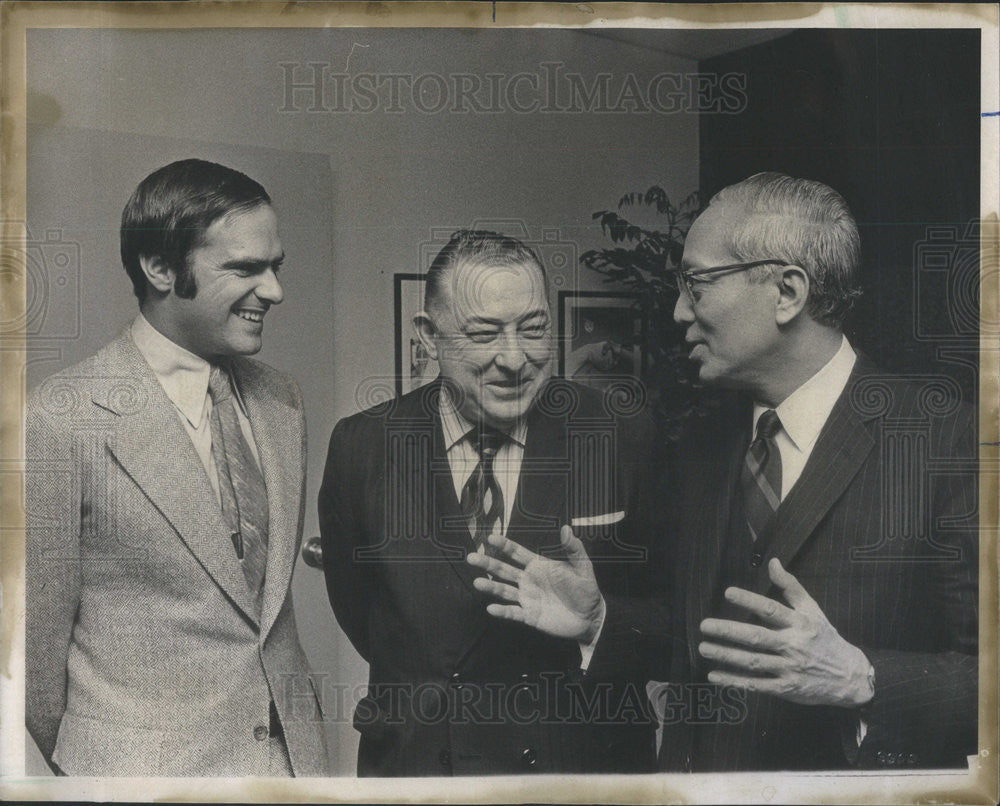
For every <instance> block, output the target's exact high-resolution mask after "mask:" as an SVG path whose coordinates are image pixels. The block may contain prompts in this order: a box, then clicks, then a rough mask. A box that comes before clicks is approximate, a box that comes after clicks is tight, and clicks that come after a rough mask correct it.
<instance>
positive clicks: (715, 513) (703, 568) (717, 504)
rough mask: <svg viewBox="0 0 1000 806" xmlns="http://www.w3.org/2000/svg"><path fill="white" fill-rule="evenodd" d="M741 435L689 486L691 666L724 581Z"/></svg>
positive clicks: (735, 432)
mask: <svg viewBox="0 0 1000 806" xmlns="http://www.w3.org/2000/svg"><path fill="white" fill-rule="evenodd" d="M739 434H740V431H739V429H734V430H733V433H732V437H731V439H730V440H729V445H730V449H729V450H728V451H722V452H721V453H720V454H718V456H720V458H719V459H718V460H716V461H714V462H713V461H710V462H707V463H705V464H704V465H703V468H704V471H703V472H702V473H699V474H692V475H693V477H692V480H691V481H692V483H691V485H690V486H688V487H687V489H688V490H690V491H692V495H697V500H692V501H690V502H685V507H687V508H688V512H689V515H690V517H689V518H688V519H687V520H686V522H687V525H688V526H690V527H691V528H692V529H693V530H694V535H693V539H692V541H691V565H690V567H691V568H692V569H693V574H692V575H691V579H690V580H688V584H689V588H688V596H687V601H688V605H687V607H686V608H685V610H686V613H687V633H688V651H689V653H690V662H691V666H692V668H698V667H699V665H700V664H701V663H702V659H701V656H700V655H699V654H698V649H697V648H698V643H699V642H700V640H701V630H700V628H699V625H700V624H701V622H702V620H703V619H706V618H708V617H709V616H711V615H712V603H713V602H714V600H715V595H716V591H717V590H718V587H719V583H720V581H721V580H720V562H721V559H722V549H723V545H724V544H725V542H726V539H727V536H728V534H729V519H730V513H731V511H732V501H733V496H734V495H736V494H737V482H738V476H739V466H740V461H741V457H742V456H743V454H744V453H746V444H745V443H744V441H742V440H741V439H740V438H739ZM718 444H720V445H725V444H726V441H725V440H720V442H719V443H718ZM701 455H703V456H706V457H710V456H711V455H712V453H711V451H707V452H705V453H704V454H701ZM720 491H721V492H720ZM696 516H697V517H696ZM692 521H693V522H692Z"/></svg>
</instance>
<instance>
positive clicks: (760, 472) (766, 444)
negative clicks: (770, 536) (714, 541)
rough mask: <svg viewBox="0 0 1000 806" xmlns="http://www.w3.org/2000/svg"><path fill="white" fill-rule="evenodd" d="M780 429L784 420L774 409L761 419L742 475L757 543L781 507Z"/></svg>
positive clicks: (744, 498)
mask: <svg viewBox="0 0 1000 806" xmlns="http://www.w3.org/2000/svg"><path fill="white" fill-rule="evenodd" d="M780 429H781V420H779V419H778V415H777V412H775V411H774V409H768V410H767V411H765V412H764V413H763V414H762V415H760V419H759V420H757V436H756V437H755V438H754V441H753V442H751V443H750V447H749V448H748V449H747V454H746V457H745V458H744V460H743V468H742V470H741V472H740V486H741V488H742V490H743V506H744V509H745V511H746V517H747V525H748V526H749V527H750V537H751V538H752V539H753V540H756V539H757V537H758V536H759V535H760V534H761V533H762V532H763V531H764V528H765V527H766V526H767V524H768V522H769V521H770V520H771V518H772V517H773V515H774V511H775V510H776V509H777V508H778V507H779V506H780V504H781V454H780V453H779V452H778V444H777V443H776V442H775V441H774V437H775V435H776V434H777V433H778V431H779V430H780Z"/></svg>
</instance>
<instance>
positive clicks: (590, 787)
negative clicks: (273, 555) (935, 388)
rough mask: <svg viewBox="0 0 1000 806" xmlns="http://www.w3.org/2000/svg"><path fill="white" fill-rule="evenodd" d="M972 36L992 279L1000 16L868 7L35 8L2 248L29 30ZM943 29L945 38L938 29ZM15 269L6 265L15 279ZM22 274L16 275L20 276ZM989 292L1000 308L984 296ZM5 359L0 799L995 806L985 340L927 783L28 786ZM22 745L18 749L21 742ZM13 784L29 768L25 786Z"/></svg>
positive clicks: (866, 778)
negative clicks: (975, 641) (960, 678)
mask: <svg viewBox="0 0 1000 806" xmlns="http://www.w3.org/2000/svg"><path fill="white" fill-rule="evenodd" d="M904 21H905V23H906V25H907V26H909V27H919V26H921V25H923V26H925V27H944V28H950V27H975V28H979V29H980V30H981V31H982V39H983V59H982V65H983V74H982V114H983V129H982V144H981V146H982V150H981V153H982V162H981V215H980V218H981V221H982V233H981V250H980V255H981V274H980V276H981V278H985V277H987V276H988V273H989V272H996V271H997V260H998V250H997V244H998V231H1000V227H998V204H997V200H998V194H997V182H998V176H1000V170H998V160H1000V157H998V155H1000V147H998V144H1000V136H998V124H1000V120H998V117H997V115H998V114H1000V103H998V92H1000V90H998V88H1000V77H998V67H997V63H996V55H997V52H998V39H997V30H998V29H997V9H996V8H995V7H994V6H993V5H988V6H987V5H978V4H955V5H946V4H932V5H928V6H925V7H914V6H906V7H898V6H896V7H893V6H892V5H879V4H858V5H854V6H850V5H834V4H815V5H810V6H799V5H796V4H767V3H764V4H720V5H707V6H700V7H699V6H681V5H656V4H634V5H633V4H600V3H598V4H590V5H584V4H577V5H570V4H567V5H562V4H558V5H557V4H542V3H526V4H516V3H513V4H512V3H494V4H486V3H482V4H479V3H454V4H444V3H375V4H369V3H345V4H342V5H341V4H338V6H336V7H331V6H325V5H323V4H320V3H244V2H236V3H231V4H218V3H201V2H191V3H88V2H82V3H71V2H65V3H63V2H51V3H50V2H37V3H36V2H24V3H17V2H14V3H4V4H3V5H2V6H0V58H2V67H3V71H2V79H0V81H2V85H0V86H2V91H0V98H2V105H3V111H4V115H3V120H2V148H3V154H2V157H3V161H2V164H3V169H4V170H3V171H2V176H0V238H3V239H5V240H6V239H9V238H18V237H23V234H24V233H23V226H24V225H23V222H24V221H25V187H26V126H25V106H26V98H25V92H26V85H25V79H26V76H25V69H26V68H25V63H26V62H25V53H26V47H25V38H26V32H27V30H28V29H30V28H34V27H42V28H46V27H82V28H119V27H129V28H149V29H168V28H170V29H176V28H186V27H190V28H212V27H227V28H244V27H246V28H292V27H295V28H303V27H326V26H332V25H333V26H339V25H343V26H356V27H362V26H366V27H375V28H377V27H408V26H414V27H491V26H499V27H529V26H533V25H545V26H552V27H564V26H565V27H615V26H627V27H647V26H649V27H654V26H659V25H664V24H667V25H670V26H677V27H711V28H724V27H735V26H747V25H755V26H758V27H794V28H811V27H813V28H814V27H830V28H833V27H858V28H880V27H881V28H885V27H892V26H897V27H899V26H901V25H902V24H903V22H904ZM932 23H935V24H932ZM5 268H7V267H5ZM13 270H16V267H12V271H13ZM14 285H15V287H16V290H15V291H14V292H10V291H8V292H7V293H5V294H4V298H3V300H2V310H3V314H4V316H5V317H6V318H7V320H12V319H15V318H16V317H18V316H23V315H24V310H25V298H24V271H23V268H22V270H21V272H20V275H19V276H16V277H15V283H14ZM983 289H984V293H983V295H982V298H981V300H980V305H981V313H980V316H981V318H982V311H983V310H989V311H990V312H991V313H993V314H994V315H995V312H996V311H997V303H998V300H997V293H996V287H995V284H994V285H993V286H992V287H990V286H987V285H985V284H984V285H983ZM987 290H991V291H992V293H991V294H987V293H985V292H986V291H987ZM4 342H5V343H4V344H3V346H2V349H0V363H2V367H0V370H2V371H0V381H2V382H0V387H2V392H0V418H2V419H0V428H2V433H3V436H4V439H2V440H0V478H2V479H3V484H2V491H0V495H2V498H0V507H2V512H3V515H2V518H3V522H2V526H0V530H2V531H0V534H2V537H3V540H2V547H0V565H2V584H3V593H4V604H6V605H7V606H6V607H4V608H3V609H2V612H0V631H2V647H0V650H2V654H0V668H2V669H3V672H4V674H3V675H2V676H0V706H2V708H3V716H4V720H3V728H2V731H3V732H2V735H0V767H2V769H3V771H4V773H3V774H4V778H3V780H2V781H0V795H2V796H3V797H4V798H6V799H11V800H13V799H23V800H35V799H43V798H58V799H63V800H76V799H80V798H97V799H109V798H116V799H135V798H137V797H141V798H143V799H146V800H152V799H154V798H157V799H196V800H213V801H220V802H221V801H230V800H233V799H240V800H245V801H249V802H274V801H275V800H276V799H279V798H283V799H287V800H289V801H300V800H304V799H310V800H319V801H329V802H344V801H347V802H350V801H358V800H385V799H399V800H402V801H406V802H439V801H440V800H441V799H442V798H447V799H449V800H456V799H459V800H462V801H465V802H476V803H487V802H505V801H511V800H513V801H518V802H525V801H538V802H543V801H548V802H563V803H593V802H598V801H606V802H632V803H652V802H680V801H684V802H689V801H695V802H730V803H752V802H770V803H784V802H798V803H823V802H830V801H832V800H836V801H838V802H859V801H864V802H870V803H890V802H893V803H901V802H918V801H919V802H926V801H927V800H929V799H933V800H935V801H942V800H945V801H952V802H960V803H991V802H994V803H995V802H996V799H997V769H998V765H997V749H998V745H997V713H998V709H997V699H998V698H997V643H998V640H997V639H998V633H997V614H998V598H997V541H996V534H997V517H998V516H997V502H998V468H1000V437H998V430H997V401H998V399H1000V395H998V371H997V356H998V352H1000V347H998V345H997V344H996V343H995V334H992V333H982V332H981V334H980V374H979V379H980V380H979V383H980V388H979V399H980V442H981V445H980V477H979V478H980V484H979V493H980V517H981V521H980V531H981V548H982V555H981V558H980V580H979V581H980V637H981V644H980V655H979V659H980V667H979V668H980V722H979V730H980V742H979V745H980V748H981V752H980V759H979V762H978V765H977V766H976V767H975V768H974V769H970V770H969V771H968V772H958V773H947V774H940V773H936V772H933V771H932V772H930V773H901V772H894V773H882V772H873V773H859V772H854V773H850V772H849V773H845V774H831V773H820V774H803V773H794V774H789V773H733V774H725V775H718V774H716V775H698V774H658V775H649V776H635V777H632V776H629V777H625V776H579V777H574V778H566V777H562V776H549V777H544V778H531V779H527V778H521V777H516V778H507V777H498V778H490V779H481V778H480V779H454V780H446V779H425V780H407V781H402V782H400V781H390V780H384V779H382V780H357V779H351V778H333V779H313V780H310V779H294V780H288V781H284V780H282V781H276V780H273V779H194V778H191V779H166V778H150V779H108V778H104V779H81V778H77V779H51V780H46V781H39V780H38V779H33V780H30V779H25V778H23V777H22V776H23V761H24V759H23V746H22V747H21V748H20V750H19V749H18V747H17V745H18V743H19V741H11V740H10V739H11V736H12V735H13V736H17V735H19V734H20V735H23V722H24V713H23V684H24V680H23V677H24V675H23V653H24V630H23V613H24V579H23V566H24V537H23V535H24V512H23V492H24V491H23V457H24V453H23V413H24V398H25V391H26V390H25V389H24V357H25V356H24V337H23V334H22V335H21V336H20V337H19V336H17V335H5V340H4ZM20 743H21V744H22V745H23V741H21V742H20ZM18 770H21V771H22V772H21V774H20V775H19V773H18Z"/></svg>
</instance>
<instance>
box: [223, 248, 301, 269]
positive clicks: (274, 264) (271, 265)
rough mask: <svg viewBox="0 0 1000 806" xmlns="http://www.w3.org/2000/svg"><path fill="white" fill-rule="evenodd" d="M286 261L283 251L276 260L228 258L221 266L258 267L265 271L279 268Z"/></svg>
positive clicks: (237, 267)
mask: <svg viewBox="0 0 1000 806" xmlns="http://www.w3.org/2000/svg"><path fill="white" fill-rule="evenodd" d="M284 262H285V253H284V252H282V253H281V257H278V258H276V259H275V260H252V259H247V260H243V259H239V258H238V259H236V260H227V261H226V262H225V263H223V264H222V265H220V266H219V268H220V269H226V270H229V271H233V270H238V269H242V270H247V269H256V270H257V271H264V270H265V269H277V268H278V267H280V266H281V264H282V263H284Z"/></svg>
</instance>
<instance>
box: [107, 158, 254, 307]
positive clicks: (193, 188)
mask: <svg viewBox="0 0 1000 806" xmlns="http://www.w3.org/2000/svg"><path fill="white" fill-rule="evenodd" d="M270 203H271V197H270V196H268V195H267V191H266V190H264V188H263V187H261V186H260V185H259V184H258V183H257V182H255V181H254V180H253V179H251V178H250V177H249V176H247V175H246V174H242V173H240V172H239V171H235V170H233V169H232V168H227V167H226V166H225V165H219V164H217V163H214V162H206V161H205V160H197V159H189V160H180V161H179V162H172V163H170V164H169V165H166V166H164V167H163V168H160V169H159V170H156V171H154V172H153V173H151V174H150V175H149V176H147V177H146V178H145V179H143V180H142V182H140V183H139V187H137V188H136V189H135V192H134V193H133V194H132V198H130V199H129V200H128V204H126V205H125V209H124V210H122V228H121V255H122V265H123V266H124V267H125V271H126V272H128V276H129V278H130V279H131V280H132V287H133V290H134V291H135V295H136V296H137V297H138V298H139V302H142V301H143V300H145V298H146V291H147V287H146V286H147V284H146V276H145V274H144V273H143V271H142V266H141V265H140V263H139V258H140V257H149V256H153V255H155V256H157V257H159V258H160V259H161V260H163V262H164V263H165V264H166V265H167V266H168V267H169V268H171V269H173V271H174V272H175V273H176V275H177V282H176V284H175V285H174V291H175V292H176V293H177V296H179V297H185V298H188V299H190V298H191V297H193V296H194V295H195V293H196V292H197V287H196V285H195V282H194V277H193V275H192V274H191V270H190V266H189V261H188V257H189V255H190V253H191V250H192V249H194V248H195V247H196V246H198V245H199V244H200V243H201V241H202V237H203V236H204V234H205V230H207V229H208V228H209V227H210V226H211V225H212V224H213V223H214V222H215V221H216V220H218V219H219V218H222V217H223V216H225V215H228V214H229V213H233V212H240V211H245V210H250V209H252V208H254V207H257V206H258V205H261V204H270Z"/></svg>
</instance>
